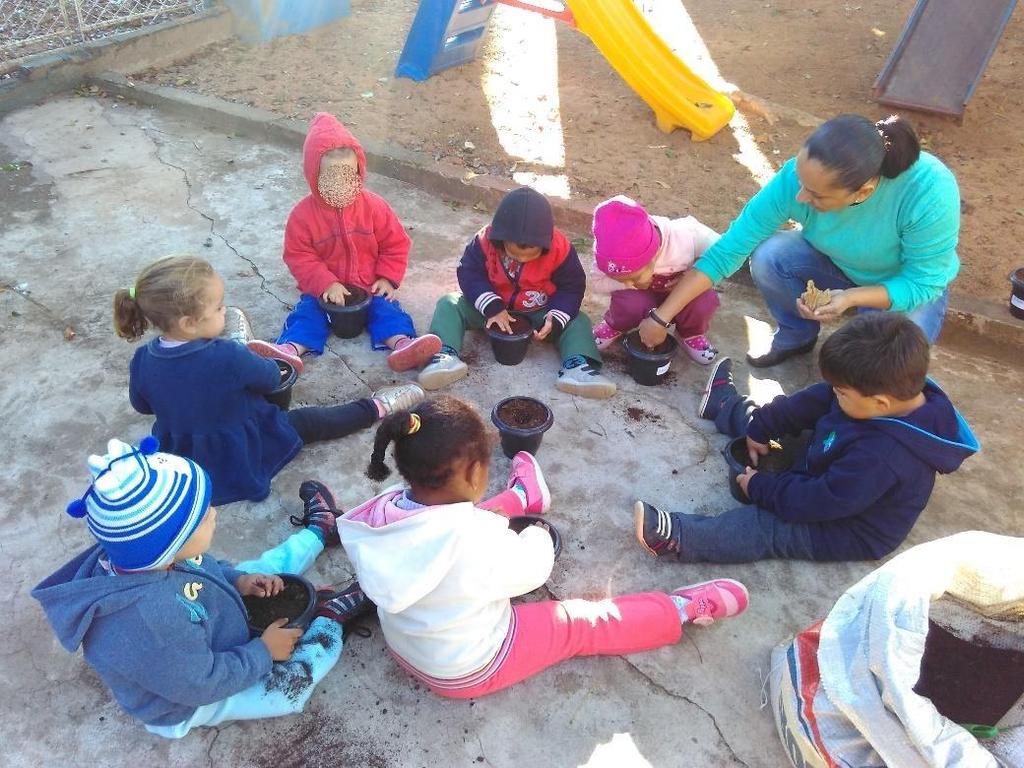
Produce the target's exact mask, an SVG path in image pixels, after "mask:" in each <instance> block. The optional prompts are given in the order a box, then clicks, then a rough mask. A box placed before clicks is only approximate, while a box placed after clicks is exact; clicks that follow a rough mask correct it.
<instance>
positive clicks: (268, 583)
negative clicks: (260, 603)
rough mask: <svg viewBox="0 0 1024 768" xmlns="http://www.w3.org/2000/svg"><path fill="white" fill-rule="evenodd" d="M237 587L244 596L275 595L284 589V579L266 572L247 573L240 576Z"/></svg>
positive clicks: (236, 583)
mask: <svg viewBox="0 0 1024 768" xmlns="http://www.w3.org/2000/svg"><path fill="white" fill-rule="evenodd" d="M235 589H237V590H238V594H240V595H241V596H242V597H245V596H247V595H251V596H252V597H273V596H274V595H276V594H277V593H278V592H280V591H281V590H282V589H284V580H283V579H282V578H281V577H280V576H271V575H269V574H266V573H246V574H243V575H241V576H239V577H238V581H236V582H235Z"/></svg>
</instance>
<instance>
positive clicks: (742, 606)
mask: <svg viewBox="0 0 1024 768" xmlns="http://www.w3.org/2000/svg"><path fill="white" fill-rule="evenodd" d="M672 594H673V595H679V597H685V598H686V599H687V600H689V601H690V602H689V604H688V605H687V606H686V615H687V616H688V617H689V618H690V623H691V624H696V625H698V626H701V627H704V626H707V625H708V624H714V623H715V622H716V621H717V620H718V619H725V618H728V617H729V616H738V615H739V614H741V613H743V612H744V611H745V610H747V604H748V603H749V602H750V595H749V594H747V588H746V587H744V586H743V585H742V584H740V583H739V582H738V581H735V580H734V579H714V580H713V581H702V582H700V583H699V584H691V585H690V586H688V587H680V588H679V589H677V590H675V591H674V592H672Z"/></svg>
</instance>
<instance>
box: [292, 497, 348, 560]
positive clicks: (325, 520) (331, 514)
mask: <svg viewBox="0 0 1024 768" xmlns="http://www.w3.org/2000/svg"><path fill="white" fill-rule="evenodd" d="M299 498H300V499H302V517H299V516H298V515H291V516H290V517H289V518H288V520H289V522H291V524H292V525H294V526H296V527H298V528H317V529H319V530H320V533H321V534H322V535H321V538H322V539H323V540H324V546H325V547H333V546H335V545H337V544H340V543H341V538H340V537H339V536H338V514H339V513H338V507H337V505H336V504H335V502H334V494H332V493H331V491H330V489H329V488H328V487H327V486H326V485H324V484H323V483H321V482H320V481H319V480H303V481H302V484H301V485H300V486H299Z"/></svg>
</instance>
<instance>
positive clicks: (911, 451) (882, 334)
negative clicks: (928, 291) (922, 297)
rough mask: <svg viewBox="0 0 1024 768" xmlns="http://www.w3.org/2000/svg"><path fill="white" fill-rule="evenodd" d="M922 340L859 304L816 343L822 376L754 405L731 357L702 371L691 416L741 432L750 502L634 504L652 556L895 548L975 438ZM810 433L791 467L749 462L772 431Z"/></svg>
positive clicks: (856, 552) (898, 321)
mask: <svg viewBox="0 0 1024 768" xmlns="http://www.w3.org/2000/svg"><path fill="white" fill-rule="evenodd" d="M928 362H929V349H928V341H927V339H926V338H925V336H924V334H923V333H922V332H921V330H920V328H918V327H917V326H916V325H915V324H914V323H913V322H911V321H910V320H908V319H907V318H906V316H905V315H902V314H899V313H895V312H868V313H864V314H862V315H858V316H857V317H855V318H854V319H852V320H850V321H849V322H848V323H847V324H846V325H844V326H843V327H841V328H840V329H838V330H837V331H836V332H835V333H833V334H832V336H830V337H829V339H828V340H827V341H826V342H825V343H824V344H823V345H822V348H821V352H820V354H819V357H818V365H819V368H820V370H821V375H822V378H824V379H825V382H826V383H821V384H815V385H813V386H810V387H808V388H807V389H804V390H802V391H800V392H797V393H796V394H794V395H790V396H780V397H777V398H775V399H774V400H773V401H772V402H771V403H770V404H768V405H765V406H762V407H760V408H759V407H757V406H756V405H755V404H754V403H752V402H751V401H750V400H749V399H748V398H746V397H743V396H741V395H740V394H739V393H738V392H737V391H736V387H735V386H734V385H733V382H732V373H731V365H732V363H731V361H729V359H728V358H726V359H725V360H723V361H721V362H720V363H719V364H718V365H717V366H716V367H715V370H714V371H713V372H712V374H711V378H710V380H709V381H708V386H707V388H706V389H705V392H704V397H703V399H702V400H701V404H700V409H699V415H700V416H701V417H702V418H705V419H710V420H713V421H714V422H715V424H716V426H717V427H718V430H719V431H720V432H723V433H725V434H727V435H730V436H733V437H739V436H742V435H746V438H747V449H748V452H749V454H750V460H751V464H752V466H748V467H747V469H746V472H745V473H744V474H743V475H740V476H739V478H738V480H739V484H740V487H741V488H742V489H743V491H744V493H746V495H747V496H748V497H749V498H750V500H751V502H752V505H751V506H746V507H739V508H737V509H732V510H729V511H728V512H725V513H723V514H721V515H717V516H704V515H690V514H678V513H668V512H664V511H662V510H660V509H657V508H656V507H654V506H652V505H650V504H647V503H645V502H642V501H638V502H637V503H636V505H635V507H634V515H635V520H636V534H637V538H638V539H639V541H640V543H641V544H642V545H643V546H644V548H645V549H647V551H648V552H650V553H651V554H652V555H656V556H657V555H665V554H675V555H676V556H677V557H678V558H679V559H680V560H682V561H684V562H717V563H724V562H728V563H737V562H750V561H753V560H760V559H765V558H773V557H778V558H792V559H803V560H823V561H825V560H870V559H878V558H881V557H884V556H885V555H888V554H889V553H890V552H892V551H893V550H895V549H896V548H897V547H898V546H899V545H900V544H901V543H902V542H903V540H904V539H906V537H907V535H908V534H909V533H910V529H911V528H912V527H913V526H914V523H915V522H916V520H917V517H918V515H920V514H921V512H922V510H923V509H924V508H925V505H926V504H927V503H928V498H929V496H931V492H932V488H933V487H934V485H935V473H936V472H942V473H947V472H952V471H953V470H955V469H956V468H957V467H959V466H960V464H961V463H962V462H963V461H964V459H966V458H967V457H968V456H970V455H971V454H973V453H975V452H976V451H977V450H978V448H979V446H978V441H977V439H976V438H975V437H974V434H973V433H972V432H971V429H970V427H969V426H968V425H967V423H966V422H965V421H964V419H963V417H962V416H961V415H960V414H959V413H958V412H957V410H956V408H954V407H953V405H952V403H950V401H949V399H948V398H947V397H946V395H945V393H944V392H943V391H942V390H941V389H939V387H938V386H937V385H936V384H935V383H934V382H932V381H931V380H929V379H928V378H927V373H928ZM805 430H812V431H813V436H812V437H811V439H810V442H809V444H808V446H807V454H806V458H801V459H800V460H798V462H797V463H796V464H795V465H794V469H791V470H788V471H785V472H780V473H778V474H769V473H767V472H758V471H757V463H758V459H759V458H760V457H761V456H764V455H766V454H767V453H768V450H769V448H768V444H769V442H770V441H771V440H772V439H776V438H782V437H785V436H793V437H796V436H798V435H800V434H801V433H802V432H804V431H805Z"/></svg>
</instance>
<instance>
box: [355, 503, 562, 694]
mask: <svg viewBox="0 0 1024 768" xmlns="http://www.w3.org/2000/svg"><path fill="white" fill-rule="evenodd" d="M401 495H402V491H401V490H389V491H386V492H385V493H383V494H381V495H380V496H377V497H376V498H373V499H370V501H368V502H366V503H365V504H363V505H361V506H359V507H357V508H355V509H353V510H351V511H349V512H347V513H345V515H344V516H343V517H341V518H340V519H339V520H338V532H339V534H340V535H341V542H342V544H343V545H344V547H345V551H346V552H347V553H348V556H349V559H350V560H351V561H352V564H353V565H354V566H355V569H356V577H357V578H358V579H359V584H360V586H361V587H362V588H363V591H364V592H365V593H366V595H367V597H369V598H370V599H371V600H373V602H375V603H376V604H377V615H378V617H379V618H380V625H381V629H382V630H383V631H384V638H385V640H386V641H387V643H388V645H389V646H390V648H391V650H393V651H394V652H395V653H396V654H398V656H400V657H401V658H402V659H403V660H405V661H406V662H407V663H409V664H410V665H411V666H413V667H415V668H416V669H418V670H419V671H421V672H423V673H424V674H426V675H429V676H431V677H436V678H440V679H447V680H450V679H456V678H460V677H464V676H467V675H471V674H473V673H474V672H478V671H480V670H481V669H483V668H484V667H486V666H487V665H488V664H489V663H490V662H491V661H492V660H493V659H494V657H495V656H496V655H497V653H498V651H499V649H500V648H501V645H502V643H503V642H504V640H505V637H506V635H507V634H508V629H509V624H510V622H511V618H512V608H511V605H510V603H509V598H510V597H515V596H516V595H521V594H524V593H526V592H529V591H531V590H533V589H536V588H537V587H539V586H541V585H542V584H543V583H544V582H545V581H547V579H548V577H549V576H550V575H551V568H552V566H553V565H554V549H553V546H552V543H551V537H550V536H549V535H548V533H547V531H545V530H543V529H542V528H538V527H535V526H531V527H529V528H527V529H525V530H524V531H523V532H522V533H519V534H517V533H515V532H513V531H511V530H510V529H509V527H508V520H507V519H506V518H504V517H502V516H501V515H498V514H496V513H494V512H488V511H486V510H483V509H478V508H476V507H475V506H473V504H471V503H470V502H462V503H458V504H445V505H441V506H435V507H422V508H420V509H416V510H407V509H402V508H400V507H398V506H396V505H395V500H396V499H397V498H398V497H400V496H401Z"/></svg>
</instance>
